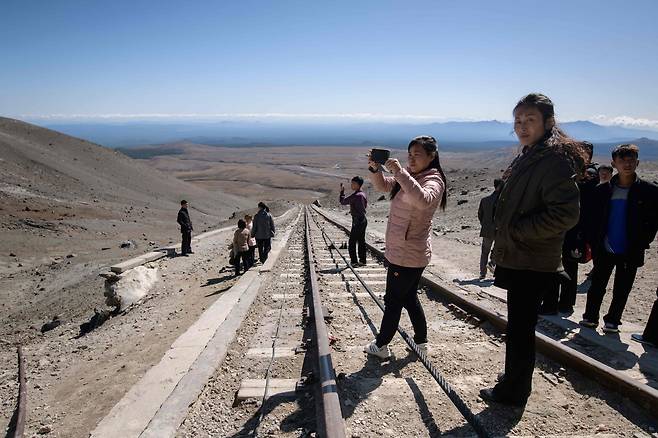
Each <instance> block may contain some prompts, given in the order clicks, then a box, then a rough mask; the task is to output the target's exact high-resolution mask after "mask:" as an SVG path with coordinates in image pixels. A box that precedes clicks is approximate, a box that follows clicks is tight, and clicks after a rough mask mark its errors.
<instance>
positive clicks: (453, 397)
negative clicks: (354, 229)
mask: <svg viewBox="0 0 658 438" xmlns="http://www.w3.org/2000/svg"><path fill="white" fill-rule="evenodd" d="M318 228H320V231H321V232H322V235H323V237H324V238H325V239H326V240H325V242H326V241H327V240H328V241H329V244H330V245H329V246H330V247H331V248H333V249H334V250H335V251H336V253H338V255H339V256H340V257H341V258H342V259H343V262H344V263H345V264H346V265H347V267H348V268H350V270H351V271H352V273H353V274H354V276H355V277H356V278H357V280H359V282H360V283H361V285H362V286H363V288H364V289H365V290H366V292H368V294H369V295H370V297H371V298H372V299H373V300H374V301H375V303H376V304H377V306H378V307H379V308H380V309H381V311H382V312H383V311H384V305H383V304H382V302H381V301H380V300H379V298H377V296H376V295H375V294H374V293H373V292H372V290H370V287H368V285H367V284H366V282H365V281H364V280H363V279H362V278H361V276H360V275H359V273H358V272H357V271H356V270H355V269H354V267H353V266H352V264H351V263H350V262H348V261H347V259H346V258H345V256H344V255H343V254H342V253H341V252H340V251H339V250H338V248H337V247H336V245H335V244H334V242H333V240H331V238H330V237H329V235H327V233H325V231H324V229H322V227H320V226H319V224H318ZM397 332H398V334H399V335H400V336H401V337H402V339H403V340H404V341H405V342H406V343H407V345H408V346H409V348H410V349H411V351H413V352H414V353H415V354H416V356H418V359H419V360H420V362H421V363H422V364H423V366H424V367H425V368H426V369H427V371H429V373H430V374H431V375H432V377H433V378H434V380H435V381H436V383H438V384H439V386H440V387H441V389H442V390H443V392H445V394H446V395H447V396H448V398H449V399H450V401H451V402H452V404H453V405H455V407H456V408H457V410H458V411H459V413H460V414H462V416H463V417H464V419H465V420H466V421H467V422H468V424H469V425H470V426H471V427H472V428H473V430H474V431H475V433H477V435H478V436H480V437H489V436H490V435H489V433H488V432H487V431H486V429H485V428H484V426H483V425H482V423H481V422H480V420H479V419H478V417H476V416H475V414H473V411H471V409H470V408H469V407H468V405H466V403H465V402H464V400H462V398H461V397H460V396H459V394H458V393H457V391H455V389H454V388H453V387H452V385H450V383H449V382H448V381H447V380H446V379H445V377H443V375H442V374H441V373H440V371H439V370H438V368H437V367H436V366H435V365H434V364H433V363H432V362H431V361H430V360H429V359H428V358H427V355H426V354H425V352H423V351H421V350H420V348H419V347H418V344H416V342H414V340H413V338H412V337H411V336H409V334H408V333H407V332H406V331H405V330H404V329H402V328H401V327H400V326H399V325H398V326H397Z"/></svg>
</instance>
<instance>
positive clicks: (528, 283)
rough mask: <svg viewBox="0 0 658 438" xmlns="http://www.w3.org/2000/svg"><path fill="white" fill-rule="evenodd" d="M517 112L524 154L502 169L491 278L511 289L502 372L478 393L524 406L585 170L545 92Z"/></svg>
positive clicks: (575, 145)
mask: <svg viewBox="0 0 658 438" xmlns="http://www.w3.org/2000/svg"><path fill="white" fill-rule="evenodd" d="M513 115H514V132H515V133H516V135H517V137H518V139H519V142H520V144H521V146H522V152H521V153H520V154H519V155H518V156H517V157H516V158H515V159H514V161H513V162H512V164H511V165H510V167H509V168H508V169H507V171H506V172H505V173H504V175H503V179H504V180H505V183H504V186H503V188H502V190H501V192H500V196H499V198H498V202H497V204H496V212H495V217H494V223H495V227H496V237H495V244H494V250H493V254H494V255H493V258H494V259H495V260H496V271H495V273H494V277H495V282H494V284H495V285H496V286H499V287H501V288H503V289H506V290H507V329H506V334H507V337H506V341H505V373H504V374H502V375H501V376H499V381H498V383H497V384H496V386H495V387H493V388H490V389H483V390H482V391H480V395H481V397H482V398H483V399H485V400H487V401H493V402H499V403H504V404H509V405H515V406H525V404H526V401H527V399H528V397H529V396H530V392H531V389H532V374H533V371H534V366H535V326H536V324H537V315H538V312H539V306H540V304H541V302H542V299H543V296H544V293H545V291H546V289H547V288H550V287H551V285H552V284H553V283H554V282H556V281H558V277H557V276H558V274H557V273H558V272H559V271H562V264H561V255H562V242H563V241H564V236H565V233H566V232H567V231H568V230H569V229H571V228H572V227H573V226H574V225H576V223H577V222H578V216H579V210H580V208H579V193H578V187H577V186H576V181H575V177H576V174H578V173H580V172H581V171H582V170H583V169H584V163H585V160H586V154H585V151H584V150H583V147H582V145H581V143H580V142H578V141H576V140H574V139H572V138H570V137H569V136H567V135H566V134H565V133H564V132H563V131H562V130H561V129H560V128H559V127H558V126H557V123H556V121H555V112H554V107H553V102H551V100H550V99H549V98H548V97H546V96H544V95H543V94H536V93H533V94H528V95H527V96H525V97H523V98H522V99H521V100H520V101H519V102H518V103H517V104H516V106H515V107H514V111H513Z"/></svg>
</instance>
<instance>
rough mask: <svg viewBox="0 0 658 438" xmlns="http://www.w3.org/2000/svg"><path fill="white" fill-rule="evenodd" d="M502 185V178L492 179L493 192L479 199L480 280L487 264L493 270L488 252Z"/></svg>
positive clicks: (491, 244) (493, 231)
mask: <svg viewBox="0 0 658 438" xmlns="http://www.w3.org/2000/svg"><path fill="white" fill-rule="evenodd" d="M502 187H503V180H502V179H498V178H496V179H495V180H494V192H493V193H492V194H490V195H489V196H485V197H484V198H482V199H481V200H480V206H479V208H478V219H479V221H480V226H481V228H480V237H482V252H481V254H480V280H484V279H485V278H486V277H487V265H488V266H489V267H490V269H491V270H492V271H493V268H495V266H496V265H495V263H494V261H493V260H491V261H489V253H490V252H491V247H492V246H493V242H494V237H495V236H496V226H495V225H494V210H495V208H496V201H497V200H498V195H499V194H500V189H501V188H502Z"/></svg>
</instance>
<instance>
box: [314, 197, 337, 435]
mask: <svg viewBox="0 0 658 438" xmlns="http://www.w3.org/2000/svg"><path fill="white" fill-rule="evenodd" d="M304 219H305V225H306V226H305V234H306V257H307V258H308V264H309V271H310V272H309V276H310V279H311V290H312V295H313V320H314V322H315V336H316V342H317V350H318V370H319V373H320V376H319V377H320V389H321V393H322V411H323V412H322V415H321V416H320V415H318V420H322V422H321V424H319V426H320V427H319V429H320V430H322V431H323V432H324V433H322V434H321V436H324V437H327V438H344V437H345V436H346V432H345V421H344V420H343V414H342V411H341V408H340V400H339V398H338V386H337V385H336V373H335V371H334V366H333V363H332V360H331V348H330V347H329V335H328V332H327V326H326V324H325V322H324V314H323V312H322V301H321V299H320V288H319V287H318V280H317V276H318V274H317V272H316V270H315V258H314V256H313V246H312V245H311V229H310V224H309V214H308V209H307V208H306V207H305V208H304Z"/></svg>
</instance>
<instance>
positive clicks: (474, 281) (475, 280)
mask: <svg viewBox="0 0 658 438" xmlns="http://www.w3.org/2000/svg"><path fill="white" fill-rule="evenodd" d="M452 281H453V283H457V284H458V285H460V286H482V287H488V286H491V285H493V282H494V281H493V278H487V279H484V280H480V279H479V278H472V279H470V280H461V279H459V278H455V279H453V280H452Z"/></svg>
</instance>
